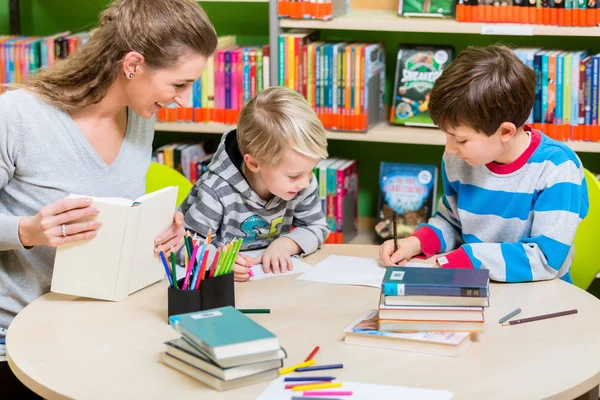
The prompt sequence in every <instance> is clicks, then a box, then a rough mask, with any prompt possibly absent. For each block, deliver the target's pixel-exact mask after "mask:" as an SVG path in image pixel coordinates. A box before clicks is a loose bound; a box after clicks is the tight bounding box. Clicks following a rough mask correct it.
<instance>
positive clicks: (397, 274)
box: [381, 267, 489, 297]
mask: <svg viewBox="0 0 600 400" xmlns="http://www.w3.org/2000/svg"><path fill="white" fill-rule="evenodd" d="M381 288H382V290H383V294H384V295H386V296H450V297H488V295H489V289H488V288H489V271H488V270H487V269H466V268H464V269H463V268H418V267H388V268H387V269H386V271H385V275H384V277H383V282H382V283H381Z"/></svg>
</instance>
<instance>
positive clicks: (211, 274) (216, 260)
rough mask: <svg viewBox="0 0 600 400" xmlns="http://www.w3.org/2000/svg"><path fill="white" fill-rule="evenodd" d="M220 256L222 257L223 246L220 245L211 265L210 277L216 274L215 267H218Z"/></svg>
mask: <svg viewBox="0 0 600 400" xmlns="http://www.w3.org/2000/svg"><path fill="white" fill-rule="evenodd" d="M219 257H221V248H220V247H219V248H218V249H217V253H216V254H215V257H214V259H213V262H212V265H211V266H210V271H209V274H208V277H209V278H212V277H213V275H214V274H215V268H217V264H218V263H219Z"/></svg>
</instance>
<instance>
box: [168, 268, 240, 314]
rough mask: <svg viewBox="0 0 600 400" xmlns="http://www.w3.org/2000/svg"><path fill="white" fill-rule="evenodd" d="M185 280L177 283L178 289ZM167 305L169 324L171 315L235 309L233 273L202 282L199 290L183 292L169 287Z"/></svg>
mask: <svg viewBox="0 0 600 400" xmlns="http://www.w3.org/2000/svg"><path fill="white" fill-rule="evenodd" d="M184 280H185V279H183V278H182V279H180V280H178V281H177V285H178V287H182V286H183V282H184ZM167 303H168V304H167V314H168V315H167V322H168V317H170V316H171V315H177V314H186V313H191V312H197V311H202V310H210V309H212V308H219V307H225V306H232V307H235V286H234V284H233V273H229V274H224V275H220V276H217V277H214V278H209V279H205V280H202V282H200V287H199V289H198V290H181V289H175V288H173V287H170V286H169V288H168V293H167Z"/></svg>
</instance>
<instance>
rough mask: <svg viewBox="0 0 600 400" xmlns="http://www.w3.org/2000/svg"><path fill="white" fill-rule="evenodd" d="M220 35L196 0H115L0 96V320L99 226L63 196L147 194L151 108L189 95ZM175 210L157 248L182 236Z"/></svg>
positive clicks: (34, 294) (4, 323) (39, 289)
mask: <svg viewBox="0 0 600 400" xmlns="http://www.w3.org/2000/svg"><path fill="white" fill-rule="evenodd" d="M216 45H217V36H216V33H215V30H214V28H213V26H212V24H211V23H210V21H209V19H208V17H207V16H206V14H205V13H204V11H203V10H202V9H201V8H200V7H199V6H198V5H197V4H196V3H195V2H194V1H193V0H115V1H114V2H113V3H112V5H111V6H110V7H109V8H108V9H107V10H105V11H104V12H103V13H102V15H101V19H100V24H99V27H98V28H97V29H96V30H95V31H93V32H92V34H91V36H90V39H89V41H88V42H87V43H86V44H85V45H84V46H83V47H81V48H80V49H78V50H77V52H75V53H74V54H73V55H71V56H70V57H69V58H68V59H66V60H64V61H61V62H59V63H57V64H55V65H54V66H53V67H51V68H49V69H47V70H43V71H40V72H38V73H37V74H36V75H34V76H32V77H31V78H30V79H29V81H28V82H27V83H26V84H24V85H23V87H21V88H20V89H18V90H12V91H8V92H6V93H5V94H3V95H2V96H0V282H1V285H0V328H8V325H9V324H10V322H11V321H12V319H13V318H14V316H15V315H16V314H17V313H18V312H19V311H20V310H21V309H22V308H23V307H25V306H26V305H27V304H28V303H30V302H31V301H33V300H35V299H36V298H38V297H39V296H41V295H43V294H44V293H46V292H48V290H49V288H50V282H51V278H52V269H53V265H54V256H55V251H56V249H55V247H56V246H59V245H62V244H65V243H69V242H75V241H80V240H86V239H93V237H94V236H95V235H96V230H97V229H98V228H99V225H98V224H97V223H96V222H75V221H76V220H78V219H80V218H82V217H84V216H89V215H94V214H97V212H98V211H97V210H96V209H94V208H93V207H92V206H91V205H90V204H91V200H90V199H69V200H66V199H65V197H66V196H68V195H69V194H70V193H79V194H86V195H89V196H110V197H125V198H130V199H135V198H137V197H138V196H141V195H142V194H144V192H145V176H146V172H147V170H148V167H149V165H150V159H151V152H152V140H153V134H154V118H153V116H154V114H156V113H157V112H158V111H159V110H160V108H161V107H163V106H165V105H167V104H170V103H172V102H175V103H177V105H178V106H180V107H184V106H186V105H187V103H188V99H189V93H190V89H191V85H192V83H193V82H194V81H195V80H196V79H198V78H199V77H200V75H201V73H202V70H203V69H204V65H205V64H206V60H207V58H208V56H210V55H211V54H212V53H213V52H214V50H215V48H216ZM182 221H183V216H182V215H181V214H180V213H177V214H176V215H175V216H174V222H173V226H172V227H171V228H170V229H168V230H167V231H166V232H164V233H163V234H162V235H160V236H159V237H158V238H157V239H156V245H157V247H158V246H162V248H164V249H170V248H179V246H181V244H182V242H181V240H182V233H183V227H182ZM40 334H43V332H40ZM0 355H3V354H0ZM0 364H1V368H2V369H3V370H4V372H2V369H0V377H2V376H4V377H6V376H7V374H8V373H9V372H10V371H9V369H8V366H7V365H6V363H0ZM0 392H5V387H3V388H1V389H0Z"/></svg>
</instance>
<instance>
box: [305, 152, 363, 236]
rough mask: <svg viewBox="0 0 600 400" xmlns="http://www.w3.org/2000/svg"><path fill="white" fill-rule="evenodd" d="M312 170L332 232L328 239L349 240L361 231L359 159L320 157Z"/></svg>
mask: <svg viewBox="0 0 600 400" xmlns="http://www.w3.org/2000/svg"><path fill="white" fill-rule="evenodd" d="M313 173H314V176H315V177H316V179H317V182H318V186H319V198H320V199H321V207H322V209H323V214H325V216H326V219H327V224H328V225H329V229H330V231H331V233H330V234H329V236H328V238H327V241H326V242H327V243H349V242H350V241H351V240H352V239H353V238H354V237H355V236H356V234H357V233H358V161H356V160H344V159H338V158H329V159H327V160H320V161H319V162H318V164H317V166H316V167H315V169H314V170H313Z"/></svg>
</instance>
